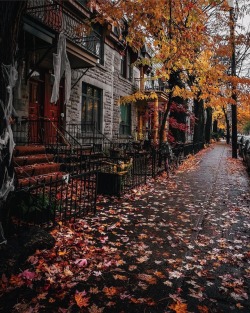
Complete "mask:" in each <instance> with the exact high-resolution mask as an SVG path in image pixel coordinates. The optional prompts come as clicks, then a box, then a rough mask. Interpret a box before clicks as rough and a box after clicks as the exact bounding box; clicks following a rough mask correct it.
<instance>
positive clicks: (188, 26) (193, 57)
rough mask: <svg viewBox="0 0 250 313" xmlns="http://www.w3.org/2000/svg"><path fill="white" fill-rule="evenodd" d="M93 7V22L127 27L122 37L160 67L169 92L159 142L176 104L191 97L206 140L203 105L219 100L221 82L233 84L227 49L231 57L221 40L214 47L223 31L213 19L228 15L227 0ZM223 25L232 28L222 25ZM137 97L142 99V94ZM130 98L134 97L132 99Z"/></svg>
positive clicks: (100, 4) (108, 3) (116, 3)
mask: <svg viewBox="0 0 250 313" xmlns="http://www.w3.org/2000/svg"><path fill="white" fill-rule="evenodd" d="M91 4H92V6H94V7H95V8H96V10H97V12H98V15H97V16H96V17H95V21H98V22H102V23H104V22H107V21H108V22H109V23H112V24H114V25H115V26H117V27H120V28H121V29H123V30H124V32H123V35H124V38H120V39H125V41H126V44H128V45H129V46H130V47H132V48H133V49H134V50H140V49H141V48H142V47H143V45H148V46H150V48H153V50H154V56H153V57H152V58H151V59H150V62H151V65H154V64H157V65H159V64H160V66H158V70H157V72H156V76H155V78H160V79H162V80H164V81H165V82H166V85H167V92H168V103H167V105H166V109H165V112H164V115H163V122H162V125H161V128H160V141H161V140H162V137H163V136H162V134H163V131H164V129H165V124H166V121H167V118H168V116H169V112H170V108H171V105H172V103H178V104H181V105H183V106H185V104H186V101H187V99H193V100H194V108H195V112H196V111H197V112H196V113H197V114H196V115H197V118H196V120H197V121H198V122H199V123H198V122H197V123H196V124H197V125H198V126H199V127H197V129H196V131H195V134H198V135H199V134H201V136H203V133H202V132H203V131H204V125H203V119H204V117H203V118H202V115H203V112H204V108H205V106H209V105H210V106H211V105H214V104H215V103H218V101H217V102H216V97H220V86H221V85H223V84H222V81H224V80H225V84H224V85H225V86H227V85H228V83H230V80H229V79H228V73H227V69H226V67H227V65H228V64H227V63H225V62H224V59H228V57H229V56H230V55H229V54H228V51H227V56H225V55H224V56H223V57H220V56H219V55H218V52H220V49H221V46H219V44H218V41H217V46H216V45H215V43H216V39H217V38H218V37H216V36H219V34H218V31H219V30H220V28H218V27H217V24H216V23H214V21H215V20H216V19H217V20H220V19H222V20H223V15H221V16H220V17H219V18H218V16H219V12H220V11H222V12H224V17H225V16H226V14H227V13H228V6H227V4H226V2H225V1H211V0H182V1H180V0H179V1H178V0H176V1H173V0H158V1H154V0H143V1H142V0H141V1H132V0H131V1H129V0H126V1H125V0H117V1H107V0H105V1H104V0H98V1H97V0H96V1H92V2H91ZM124 21H125V23H124ZM211 21H212V23H211ZM220 23H221V22H220ZM221 25H223V23H222V24H221ZM224 27H228V25H226V24H224ZM211 30H212V31H211ZM220 31H221V30H220ZM225 51H226V50H225ZM225 51H224V52H225ZM223 58H224V59H223ZM140 62H141V64H145V63H146V62H149V60H144V59H142V60H140ZM227 89H228V88H227ZM136 96H137V97H140V98H141V99H142V98H143V95H142V94H139V95H136ZM135 98H136V97H135ZM228 98H230V95H229V97H228ZM131 100H133V97H131V96H130V97H129V101H131ZM135 100H136V99H135ZM197 140H199V138H197Z"/></svg>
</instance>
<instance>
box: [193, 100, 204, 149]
mask: <svg viewBox="0 0 250 313" xmlns="http://www.w3.org/2000/svg"><path fill="white" fill-rule="evenodd" d="M194 115H195V124H194V137H193V143H194V144H196V143H199V142H204V121H205V117H204V101H203V100H202V99H199V97H197V98H196V99H194Z"/></svg>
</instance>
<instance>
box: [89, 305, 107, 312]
mask: <svg viewBox="0 0 250 313" xmlns="http://www.w3.org/2000/svg"><path fill="white" fill-rule="evenodd" d="M103 310H104V308H99V307H98V306H97V305H95V304H93V305H92V306H91V307H90V308H89V313H102V312H103Z"/></svg>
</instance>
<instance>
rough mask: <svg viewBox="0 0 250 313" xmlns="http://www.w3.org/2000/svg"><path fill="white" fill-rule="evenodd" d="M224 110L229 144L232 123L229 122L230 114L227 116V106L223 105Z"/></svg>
mask: <svg viewBox="0 0 250 313" xmlns="http://www.w3.org/2000/svg"><path fill="white" fill-rule="evenodd" d="M222 111H223V113H224V117H225V122H226V128H227V129H226V133H227V135H226V136H227V144H228V145H229V143H230V123H229V119H228V116H227V112H226V109H225V107H224V106H223V107H222Z"/></svg>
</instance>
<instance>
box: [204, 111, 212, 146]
mask: <svg viewBox="0 0 250 313" xmlns="http://www.w3.org/2000/svg"><path fill="white" fill-rule="evenodd" d="M212 111H213V110H212V108H207V109H206V112H207V120H206V125H205V142H206V143H210V139H211V128H212Z"/></svg>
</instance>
